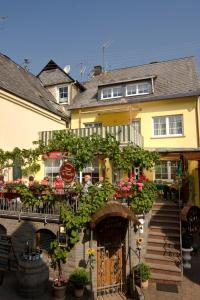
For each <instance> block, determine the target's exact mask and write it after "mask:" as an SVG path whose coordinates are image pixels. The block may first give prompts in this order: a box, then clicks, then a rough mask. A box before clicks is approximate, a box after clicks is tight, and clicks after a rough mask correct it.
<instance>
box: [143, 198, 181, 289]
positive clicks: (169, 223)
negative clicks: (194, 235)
mask: <svg viewBox="0 0 200 300" xmlns="http://www.w3.org/2000/svg"><path fill="white" fill-rule="evenodd" d="M145 261H146V263H147V264H148V265H150V268H151V274H152V278H151V280H152V281H155V282H161V283H169V284H180V283H181V281H182V268H181V251H180V218H179V207H178V205H177V204H175V203H171V202H167V201H166V202H156V203H155V204H154V206H153V209H152V216H151V220H150V223H149V232H148V239H147V247H146V255H145Z"/></svg>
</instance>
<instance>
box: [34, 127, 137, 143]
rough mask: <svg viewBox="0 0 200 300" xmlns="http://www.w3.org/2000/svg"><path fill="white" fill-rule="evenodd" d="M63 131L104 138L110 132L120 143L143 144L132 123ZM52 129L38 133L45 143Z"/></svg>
mask: <svg viewBox="0 0 200 300" xmlns="http://www.w3.org/2000/svg"><path fill="white" fill-rule="evenodd" d="M64 131H65V132H71V133H72V134H74V135H76V136H80V137H89V136H91V135H93V134H96V135H99V136H101V137H102V138H105V137H106V135H107V134H111V135H113V136H114V137H115V139H116V140H117V141H118V142H120V144H122V145H123V144H124V145H126V144H128V143H133V144H134V145H136V146H140V147H142V146H143V137H142V135H141V134H140V133H139V132H138V131H137V130H136V129H135V128H134V126H133V125H132V124H129V125H120V126H102V127H101V126H99V127H91V128H77V129H64ZM55 132H57V131H56V130H54V131H42V132H40V133H39V139H40V140H41V141H43V142H44V144H45V145H47V144H48V141H49V140H50V139H51V138H52V137H53V134H54V133H55Z"/></svg>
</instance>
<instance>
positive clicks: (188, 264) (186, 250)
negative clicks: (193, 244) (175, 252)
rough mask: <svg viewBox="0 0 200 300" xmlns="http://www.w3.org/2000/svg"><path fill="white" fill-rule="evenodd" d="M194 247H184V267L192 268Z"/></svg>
mask: <svg viewBox="0 0 200 300" xmlns="http://www.w3.org/2000/svg"><path fill="white" fill-rule="evenodd" d="M192 251H193V248H182V252H183V267H184V268H185V269H191V252H192Z"/></svg>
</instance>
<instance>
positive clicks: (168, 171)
mask: <svg viewBox="0 0 200 300" xmlns="http://www.w3.org/2000/svg"><path fill="white" fill-rule="evenodd" d="M177 167H178V161H176V160H171V161H169V160H168V161H167V160H159V161H157V162H156V164H155V179H156V180H168V181H171V180H174V179H175V177H176V172H177Z"/></svg>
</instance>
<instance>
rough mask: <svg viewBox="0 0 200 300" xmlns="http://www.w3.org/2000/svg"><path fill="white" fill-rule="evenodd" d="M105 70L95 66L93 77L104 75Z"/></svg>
mask: <svg viewBox="0 0 200 300" xmlns="http://www.w3.org/2000/svg"><path fill="white" fill-rule="evenodd" d="M102 71H103V69H102V66H101V65H98V66H94V69H93V70H92V75H93V76H97V75H100V74H101V73H102Z"/></svg>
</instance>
